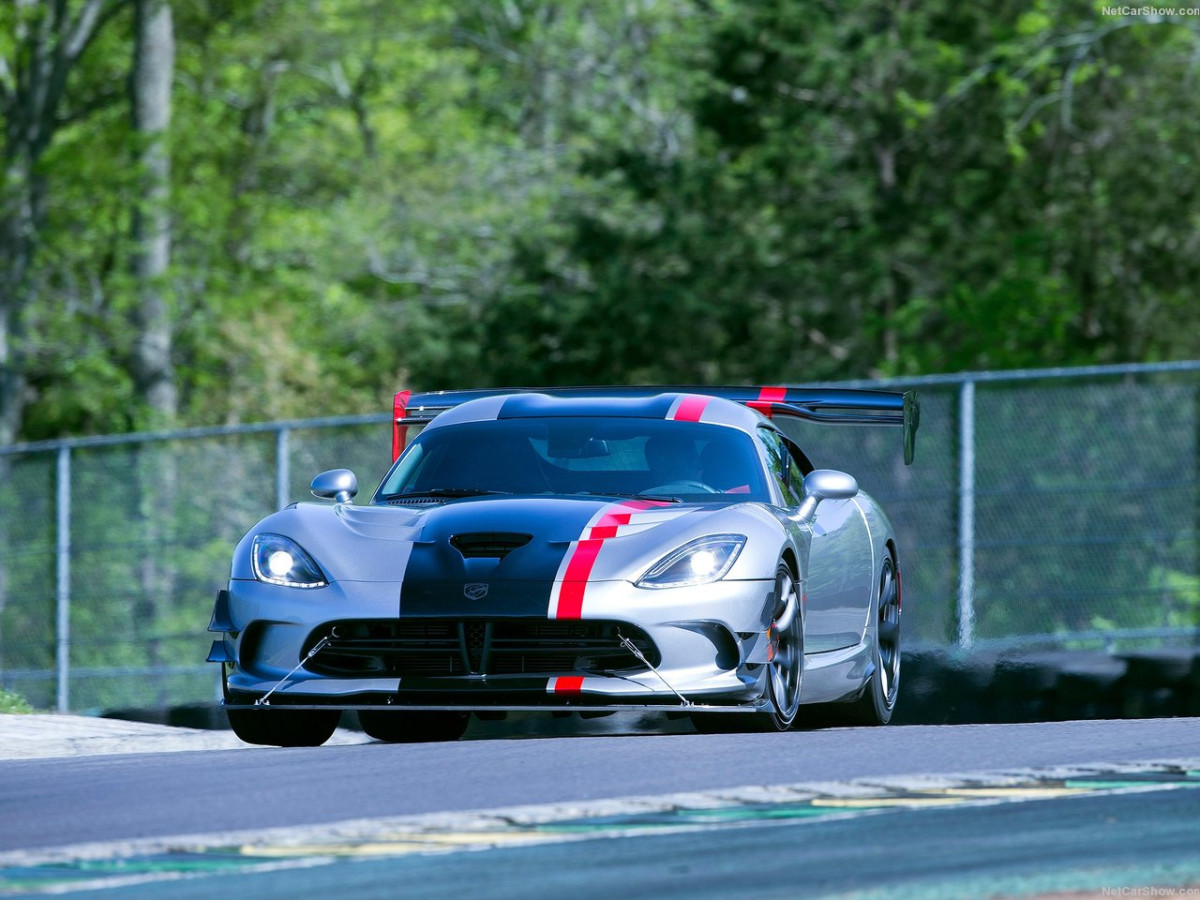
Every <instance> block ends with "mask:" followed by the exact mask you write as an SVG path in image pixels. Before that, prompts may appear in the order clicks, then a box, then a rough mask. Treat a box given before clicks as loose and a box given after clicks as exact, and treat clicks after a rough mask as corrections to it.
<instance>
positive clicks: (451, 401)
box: [392, 385, 921, 465]
mask: <svg viewBox="0 0 1200 900" xmlns="http://www.w3.org/2000/svg"><path fill="white" fill-rule="evenodd" d="M523 393H539V394H548V395H550V396H551V397H652V396H654V395H656V394H676V393H678V394H703V395H704V396H707V397H721V398H723V399H725V400H733V401H734V402H735V403H741V404H743V405H744V406H748V407H750V408H751V409H754V410H757V411H758V412H760V413H762V414H763V415H765V416H768V417H773V416H794V417H796V418H798V419H806V420H808V421H810V422H823V423H827V424H835V425H899V426H901V427H902V428H903V429H904V462H905V464H906V465H912V461H913V455H914V454H915V452H916V446H917V428H918V426H919V425H920V424H921V405H920V403H918V402H917V395H916V392H914V391H905V392H904V393H900V392H898V391H862V390H851V389H849V388H794V387H747V386H740V387H739V386H733V387H713V386H710V385H705V386H697V385H640V386H616V387H555V388H487V389H484V390H470V391H432V392H430V393H425V394H413V393H412V392H411V391H401V392H400V393H398V394H396V399H395V402H394V406H393V416H392V419H393V431H392V458H393V459H395V458H397V457H399V456H400V453H401V451H403V450H404V439H405V434H406V430H407V428H408V426H409V425H424V424H425V423H427V422H429V421H431V420H432V419H433V418H434V416H436V415H438V414H439V413H443V412H445V411H446V410H448V409H453V408H454V407H455V406H458V405H459V404H460V403H466V402H467V401H468V400H477V399H479V398H480V397H496V396H500V395H502V394H523Z"/></svg>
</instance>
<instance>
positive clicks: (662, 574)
mask: <svg viewBox="0 0 1200 900" xmlns="http://www.w3.org/2000/svg"><path fill="white" fill-rule="evenodd" d="M745 545H746V537H745V535H741V534H710V535H708V536H707V537H702V538H699V539H697V540H694V541H689V542H688V543H686V544H684V545H683V546H682V547H680V548H679V549H678V550H676V551H674V552H673V553H669V554H667V555H666V556H664V557H663V558H662V559H660V560H659V561H658V562H656V563H655V564H654V565H653V566H651V567H650V570H649V571H648V572H646V574H645V575H643V576H642V578H641V580H640V581H639V582H638V583H637V586H638V587H642V588H673V587H684V586H686V585H691V584H708V583H709V582H711V581H717V580H718V579H721V578H724V577H725V573H726V572H728V571H729V569H730V568H731V567H732V566H733V563H734V561H735V560H736V559H737V558H738V554H739V553H741V552H742V547H744V546H745Z"/></svg>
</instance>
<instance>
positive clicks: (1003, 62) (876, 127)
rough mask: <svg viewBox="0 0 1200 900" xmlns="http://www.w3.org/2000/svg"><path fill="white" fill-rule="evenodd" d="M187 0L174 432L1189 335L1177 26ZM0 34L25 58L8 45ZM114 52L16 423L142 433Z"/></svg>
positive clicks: (32, 336)
mask: <svg viewBox="0 0 1200 900" xmlns="http://www.w3.org/2000/svg"><path fill="white" fill-rule="evenodd" d="M81 7H82V3H81V0H77V2H76V3H75V4H72V5H71V6H70V9H71V10H78V9H80V8H81ZM175 7H176V9H175V27H176V32H177V34H176V43H177V48H178V49H177V66H176V83H175V89H174V95H173V100H172V102H173V106H174V110H173V120H172V121H173V125H172V132H171V135H170V146H171V153H172V157H173V158H172V172H173V190H172V196H171V201H170V204H171V211H172V219H173V230H174V257H173V265H172V269H171V276H170V279H169V280H170V285H169V287H170V299H171V304H172V312H173V316H174V321H175V328H174V336H173V346H174V348H175V351H174V352H175V361H174V362H175V368H176V371H177V376H178V380H179V390H180V394H181V416H182V419H183V421H184V423H187V424H203V423H215V422H224V421H239V420H251V419H262V418H274V417H278V416H293V415H296V416H304V415H314V414H327V413H336V412H351V411H368V410H377V409H380V408H382V407H383V405H384V404H385V403H386V398H387V396H388V394H389V392H390V391H391V390H393V389H394V388H395V387H397V386H398V385H401V384H404V385H411V386H415V387H423V388H433V387H444V386H452V385H461V384H480V385H486V384H495V383H513V382H520V383H568V382H596V381H654V380H660V381H687V380H698V381H712V380H757V379H769V380H779V379H793V380H811V379H817V378H836V377H858V376H869V375H879V374H910V373H921V372H927V371H944V370H956V369H967V368H980V367H988V368H1006V367H1025V366H1039V365H1045V364H1072V363H1085V362H1108V361H1122V360H1131V361H1132V360H1153V359H1166V358H1178V357H1188V356H1193V355H1195V354H1196V353H1197V352H1200V346H1198V345H1197V337H1196V335H1197V334H1200V328H1198V327H1196V326H1197V325H1200V322H1197V317H1198V316H1200V312H1198V311H1197V307H1196V306H1195V304H1194V303H1192V302H1191V294H1190V291H1191V286H1192V285H1193V284H1194V283H1196V281H1197V277H1198V276H1200V271H1198V267H1200V262H1198V260H1200V253H1197V252H1196V251H1197V249H1200V247H1198V246H1197V245H1198V242H1200V229H1197V227H1196V225H1197V222H1196V218H1195V212H1194V209H1195V190H1196V179H1195V177H1194V172H1195V166H1196V157H1195V147H1196V146H1200V99H1198V98H1200V92H1197V91H1196V90H1194V86H1195V82H1196V79H1197V75H1198V73H1197V68H1196V67H1197V62H1196V60H1197V59H1198V58H1200V54H1197V53H1196V49H1197V46H1198V44H1197V23H1196V22H1195V21H1193V20H1186V19H1180V20H1162V19H1159V18H1156V17H1153V16H1151V17H1145V16H1143V17H1140V18H1139V17H1117V16H1111V15H1107V14H1105V13H1104V12H1103V10H1102V8H1099V7H1096V6H1094V5H1093V4H1091V3H1085V2H1081V0H1039V2H1037V3H1035V4H1033V5H1032V6H1031V5H1030V4H1028V3H1021V4H1013V3H1002V4H999V5H993V6H991V7H986V8H985V7H975V6H971V5H965V6H964V5H962V4H955V3H952V2H949V0H934V2H931V3H925V4H919V5H915V6H912V5H907V4H905V5H896V4H892V3H890V2H884V0H855V2H852V3H847V4H841V5H839V6H837V7H833V6H817V7H814V6H813V5H812V4H809V3H803V2H800V0H774V2H771V3H753V2H749V0H720V2H700V0H659V2H650V0H621V2H618V3H611V2H599V0H570V2H551V0H506V2H504V3H495V2H492V0H456V2H454V3H450V4H445V3H433V2H412V3H404V4H394V3H388V2H385V0H373V2H366V3H364V2H351V0H323V2H319V3H318V2H305V3H302V4H299V5H298V4H296V3H292V2H284V0H249V2H239V3H229V2H224V0H176V2H175ZM18 9H26V7H25V6H23V5H22V6H20V7H18ZM22 14H23V15H24V14H28V10H26V13H22ZM5 24H6V29H7V31H8V32H9V37H8V38H7V43H5V44H4V45H3V47H0V52H3V53H5V54H6V55H12V54H18V53H19V50H18V45H17V43H16V36H17V35H18V34H20V33H22V32H21V30H20V29H21V28H22V27H26V29H27V26H22V25H21V23H20V22H18V21H17V20H16V19H13V20H12V21H8V22H6V23H5ZM131 40H132V24H131V17H130V16H128V15H125V14H124V13H123V12H122V10H121V6H120V5H119V4H117V5H114V6H113V7H112V9H111V12H110V15H109V16H108V17H107V18H106V19H105V20H104V22H103V25H102V27H101V28H100V29H98V32H97V36H96V37H95V39H94V40H93V42H92V43H91V45H90V46H89V47H88V48H87V51H86V52H85V53H84V54H83V55H82V56H81V57H80V59H79V61H78V63H77V64H76V66H75V68H74V69H73V70H72V72H71V77H70V80H69V83H68V87H67V91H66V96H65V100H64V106H63V109H64V113H65V115H64V118H63V121H62V123H61V124H60V125H59V126H58V128H57V131H56V132H55V137H54V140H53V142H52V143H51V145H50V146H49V148H48V149H47V150H46V151H45V153H44V155H43V157H42V159H41V162H40V164H39V165H40V169H39V171H40V172H41V174H42V175H43V176H44V177H45V179H46V182H45V183H46V190H47V193H48V196H49V198H50V202H49V203H48V204H47V212H46V222H45V227H44V231H43V233H42V235H41V244H40V247H39V250H38V254H37V257H36V265H35V272H34V280H35V282H36V284H37V285H38V294H37V297H38V298H39V299H38V300H37V302H35V303H33V304H32V305H31V306H30V307H29V308H28V309H27V310H26V312H25V313H24V315H23V319H22V329H21V334H22V335H23V337H22V338H21V339H20V340H21V342H22V347H23V351H24V352H23V356H22V357H21V360H23V362H22V364H23V365H24V366H25V375H26V377H27V380H28V387H27V391H26V398H27V404H26V407H25V414H24V417H23V425H22V436H23V437H25V438H41V437H50V436H55V435H59V434H68V433H80V432H107V431H119V430H125V429H134V428H138V427H144V424H145V423H146V422H148V421H149V419H148V418H147V414H146V411H145V410H144V409H143V408H142V404H143V402H144V401H143V400H142V398H140V397H139V396H138V392H137V390H136V388H135V385H134V382H133V380H132V379H131V375H130V365H131V359H132V353H133V347H134V342H135V341H136V340H137V337H138V332H137V328H136V326H135V324H134V322H135V317H134V303H135V300H136V292H135V285H134V284H133V283H132V279H131V276H130V275H129V272H130V266H129V259H130V253H131V245H130V227H131V226H130V214H131V213H130V210H131V209H132V208H133V205H134V203H135V192H136V190H137V173H136V171H135V170H134V169H135V167H134V166H133V165H132V161H133V159H134V156H133V142H132V141H133V139H132V131H131V124H130V117H129V111H128V108H127V104H126V102H125V101H124V99H123V98H124V81H125V79H126V78H127V77H128V71H129V66H130V64H131ZM14 58H15V57H14ZM750 347H753V348H754V351H753V352H752V353H751V352H747V348H750Z"/></svg>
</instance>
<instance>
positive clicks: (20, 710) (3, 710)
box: [0, 688, 33, 715]
mask: <svg viewBox="0 0 1200 900" xmlns="http://www.w3.org/2000/svg"><path fill="white" fill-rule="evenodd" d="M31 712H33V707H32V706H30V705H29V701H27V700H26V699H25V698H24V697H22V696H21V695H20V694H14V693H13V692H12V691H6V690H4V688H0V715H11V714H14V713H16V714H28V713H31Z"/></svg>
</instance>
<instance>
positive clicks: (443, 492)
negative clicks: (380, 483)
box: [380, 488, 512, 500]
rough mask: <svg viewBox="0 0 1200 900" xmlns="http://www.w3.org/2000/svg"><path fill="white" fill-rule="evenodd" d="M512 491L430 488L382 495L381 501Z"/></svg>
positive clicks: (480, 494)
mask: <svg viewBox="0 0 1200 900" xmlns="http://www.w3.org/2000/svg"><path fill="white" fill-rule="evenodd" d="M511 493H512V491H491V490H488V489H487V488H430V489H429V490H427V491H404V492H402V493H399V494H384V495H383V497H381V498H380V499H382V500H402V499H405V498H408V497H449V498H455V497H484V496H490V495H493V494H511Z"/></svg>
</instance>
